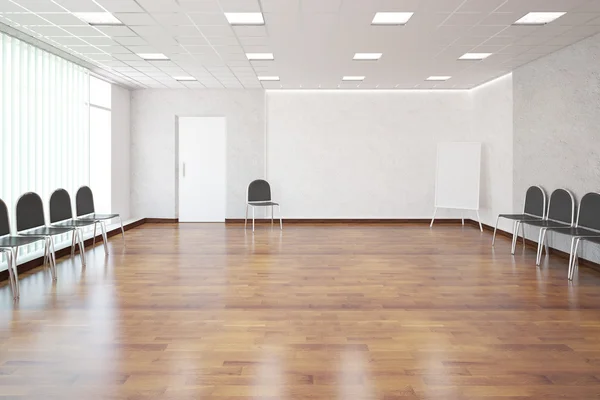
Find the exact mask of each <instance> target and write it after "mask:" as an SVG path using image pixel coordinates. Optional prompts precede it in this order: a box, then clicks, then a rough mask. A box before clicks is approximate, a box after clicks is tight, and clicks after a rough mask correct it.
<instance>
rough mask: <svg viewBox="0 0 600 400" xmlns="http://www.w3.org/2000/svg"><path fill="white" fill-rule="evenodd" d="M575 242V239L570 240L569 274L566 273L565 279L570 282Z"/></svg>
mask: <svg viewBox="0 0 600 400" xmlns="http://www.w3.org/2000/svg"><path fill="white" fill-rule="evenodd" d="M576 241H577V237H573V239H571V252H570V253H569V272H568V273H567V278H568V279H569V280H571V269H572V268H573V259H574V258H575V257H574V256H573V252H574V251H575V242H576Z"/></svg>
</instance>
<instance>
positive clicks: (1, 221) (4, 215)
mask: <svg viewBox="0 0 600 400" xmlns="http://www.w3.org/2000/svg"><path fill="white" fill-rule="evenodd" d="M4 235H10V221H9V220H8V207H6V203H5V202H3V201H2V200H0V236H4Z"/></svg>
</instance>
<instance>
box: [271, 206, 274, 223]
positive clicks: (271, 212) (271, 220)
mask: <svg viewBox="0 0 600 400" xmlns="http://www.w3.org/2000/svg"><path fill="white" fill-rule="evenodd" d="M273 208H275V207H274V206H271V228H273Z"/></svg>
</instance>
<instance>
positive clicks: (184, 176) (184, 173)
mask: <svg viewBox="0 0 600 400" xmlns="http://www.w3.org/2000/svg"><path fill="white" fill-rule="evenodd" d="M183 177H184V178H185V163H183Z"/></svg>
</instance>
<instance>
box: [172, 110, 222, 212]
mask: <svg viewBox="0 0 600 400" xmlns="http://www.w3.org/2000/svg"><path fill="white" fill-rule="evenodd" d="M225 146H226V128H225V118H223V117H180V118H179V221H180V222H225V201H226V198H225V196H226V195H225V189H226V175H225V173H226V169H225V166H226V161H225V160H226V158H225V157H226V147H225Z"/></svg>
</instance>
